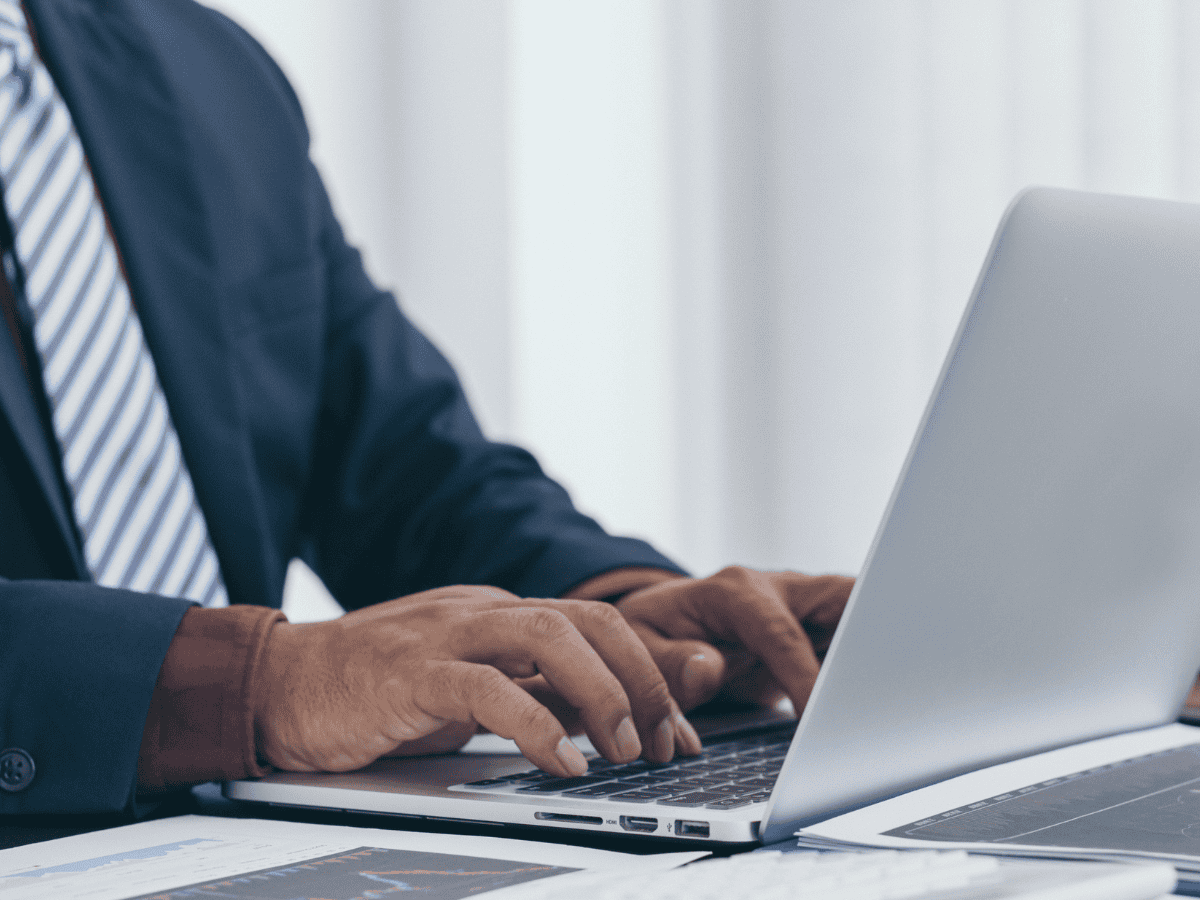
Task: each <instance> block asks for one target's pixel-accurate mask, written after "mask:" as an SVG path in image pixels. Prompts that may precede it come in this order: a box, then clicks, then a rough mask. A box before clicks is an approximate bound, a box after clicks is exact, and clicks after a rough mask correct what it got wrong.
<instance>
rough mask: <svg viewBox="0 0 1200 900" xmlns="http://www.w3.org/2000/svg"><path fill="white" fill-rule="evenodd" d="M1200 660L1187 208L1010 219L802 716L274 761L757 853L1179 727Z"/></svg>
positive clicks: (428, 807)
mask: <svg viewBox="0 0 1200 900" xmlns="http://www.w3.org/2000/svg"><path fill="white" fill-rule="evenodd" d="M1198 664H1200V206H1192V205H1186V204H1179V203H1169V202H1164V201H1154V200H1143V199H1133V198H1127V197H1115V196H1102V195H1095V194H1085V193H1077V192H1068V191H1061V190H1049V189H1035V190H1030V191H1028V192H1026V193H1024V194H1022V195H1021V196H1019V197H1018V198H1017V199H1016V200H1015V201H1014V202H1013V204H1012V205H1011V206H1010V208H1009V210H1008V212H1007V213H1006V214H1005V217H1004V219H1003V221H1002V222H1001V224H1000V228H999V230H998V232H997V234H996V237H995V240H994V242H993V244H992V248H991V251H990V252H989V254H988V257H987V260H986V262H985V264H984V267H983V271H982V273H981V275H980V277H979V280H978V282H977V284H976V286H975V290H974V293H973V295H972V297H971V300H970V302H969V303H968V305H967V308H966V312H965V313H964V315H963V319H962V322H961V324H960V326H959V330H958V334H957V336H956V338H955V340H954V344H953V346H952V348H951V351H950V353H949V356H948V358H947V360H946V363H945V365H944V367H943V369H942V372H941V375H940V377H939V378H938V381H937V385H936V387H935V389H934V392H933V396H932V398H931V400H930V402H929V406H928V408H927V409H926V412H925V415H924V418H923V420H922V422H921V425H920V427H919V428H918V430H917V435H916V438H915V440H914V442H913V445H912V448H911V450H910V451H909V455H908V459H907V461H906V462H905V464H904V467H903V469H902V471H901V475H900V478H899V480H898V482H897V485H896V488H895V490H894V492H893V495H892V498H891V501H890V503H889V505H888V508H887V511H886V513H885V514H884V517H883V522H882V524H881V525H880V527H879V531H878V533H877V534H876V537H875V541H874V544H873V545H872V547H871V550H870V553H869V554H868V557H867V561H866V564H865V566H864V568H863V571H862V573H861V576H860V578H859V580H858V583H857V585H856V587H855V589H854V593H853V595H852V596H851V598H850V603H849V606H848V607H847V609H846V613H845V615H844V617H843V619H842V622H841V625H840V626H839V628H838V631H837V635H836V637H835V639H834V642H833V646H832V647H831V648H830V651H829V654H828V656H827V658H826V660H825V663H824V666H823V668H822V670H821V674H820V677H819V678H818V680H817V683H816V687H815V689H814V691H813V694H812V697H811V699H810V701H809V704H808V707H807V709H805V711H804V714H803V716H802V717H801V719H800V721H799V723H798V724H796V723H788V724H785V725H784V726H783V727H782V730H780V727H779V726H778V724H776V725H774V726H771V725H769V724H767V725H764V723H763V722H761V721H756V722H751V723H742V724H743V725H746V724H748V726H749V730H742V731H738V730H729V729H725V730H723V731H722V730H720V729H716V730H713V729H710V730H709V732H708V735H707V737H706V739H705V743H706V746H705V751H704V754H703V755H702V756H701V757H699V758H691V759H680V760H677V761H676V763H674V764H672V765H671V766H657V765H651V764H648V763H644V762H637V763H633V764H630V765H625V766H617V765H612V764H610V763H607V762H605V761H604V760H595V761H594V762H593V765H592V768H591V770H590V771H589V773H588V774H587V775H585V776H582V777H581V778H579V779H559V778H554V777H552V776H549V775H546V774H544V773H539V772H537V771H535V770H531V767H530V765H529V764H528V763H527V762H525V761H524V760H523V759H521V758H520V757H517V756H512V755H504V754H486V753H485V754H456V755H453V756H443V757H432V758H424V759H406V760H384V761H380V762H378V763H376V764H374V765H372V766H370V767H368V768H366V769H364V770H361V771H358V772H353V773H348V774H317V775H312V774H295V773H286V774H285V773H281V774H275V775H271V776H268V777H266V778H262V779H255V780H245V781H236V782H231V783H228V784H227V785H226V786H225V793H226V795H227V796H229V797H232V798H235V799H238V800H248V801H257V802H263V803H273V804H282V805H289V806H301V807H320V808H334V809H339V810H361V811H366V812H372V813H387V814H394V815H401V816H414V817H437V818H444V819H461V820H470V821H473V822H481V821H482V822H495V823H517V824H523V825H540V826H546V827H553V828H575V829H583V830H587V831H596V832H618V833H632V834H637V835H642V836H645V837H646V838H661V837H669V838H688V839H693V840H697V841H717V842H735V843H736V842H750V841H766V842H771V841H776V840H781V839H783V838H786V837H788V836H790V835H791V833H792V832H793V831H794V830H795V829H796V827H797V826H799V825H801V824H804V823H807V822H812V821H816V820H819V819H822V818H826V817H828V816H830V815H832V814H834V813H837V812H840V811H843V810H846V809H849V808H853V807H855V806H859V805H863V804H866V803H870V802H873V801H877V800H880V799H883V798H884V797H887V796H892V795H895V794H897V793H901V792H903V791H906V790H910V789H912V788H916V787H918V786H921V785H925V784H928V783H931V782H934V781H938V780H941V779H943V778H946V777H949V776H952V775H956V774H959V773H962V772H966V771H969V770H972V769H975V768H979V767H981V766H985V765H989V764H992V763H996V762H1000V761H1003V760H1008V759H1013V758H1016V757H1020V756H1024V755H1027V754H1031V753H1036V752H1039V751H1042V750H1046V749H1050V748H1053V747H1057V746H1062V745H1065V744H1070V743H1075V742H1078V741H1082V740H1086V739H1089V738H1094V737H1098V736H1102V735H1106V734H1112V733H1116V732H1121V731H1128V730H1133V729H1139V728H1146V727H1150V726H1155V725H1161V724H1164V723H1167V722H1170V721H1171V720H1173V719H1174V718H1175V717H1176V716H1177V715H1178V713H1179V710H1180V708H1181V706H1182V704H1183V700H1184V697H1185V695H1186V693H1187V691H1188V687H1189V685H1190V684H1191V682H1192V679H1193V678H1194V676H1195V674H1196V670H1197V665H1198Z"/></svg>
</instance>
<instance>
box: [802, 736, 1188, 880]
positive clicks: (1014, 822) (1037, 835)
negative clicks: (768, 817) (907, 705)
mask: <svg viewBox="0 0 1200 900" xmlns="http://www.w3.org/2000/svg"><path fill="white" fill-rule="evenodd" d="M797 834H798V836H799V837H800V842H801V844H805V845H819V846H840V845H851V844H854V845H869V846H874V847H900V848H903V847H923V848H930V847H938V848H954V847H962V848H966V849H973V850H976V851H985V852H1002V853H1009V854H1014V855H1046V856H1051V855H1052V856H1060V857H1061V856H1065V855H1079V856H1089V857H1093V858H1096V857H1104V856H1111V855H1113V854H1114V853H1116V854H1120V855H1126V856H1143V857H1153V858H1156V859H1166V860H1168V861H1171V862H1174V863H1175V864H1176V866H1177V868H1180V869H1181V870H1183V869H1187V870H1192V871H1195V870H1196V869H1197V868H1198V867H1200V728H1195V727H1192V726H1188V725H1167V726H1164V727H1162V728H1153V729H1148V730H1145V731H1138V732H1133V733H1130V734H1122V735H1117V736H1114V737H1109V738H1102V739H1100V740H1095V741H1089V742H1087V743H1084V744H1078V745H1075V746H1072V747H1064V748H1062V749H1059V750H1053V751H1050V752H1047V753H1042V754H1038V755H1036V756H1032V757H1029V758H1026V759H1021V760H1016V761H1014V762H1009V763H1003V764H1001V765H998V766H992V767H990V768H987V769H981V770H979V771H977V772H971V773H969V774H967V775H962V776H959V777H957V778H952V779H950V780H948V781H944V782H941V783H939V784H935V785H931V786H930V787H927V788H922V789H920V790H916V791H912V792H911V793H908V794H904V795H901V796H899V797H895V798H893V799H891V800H885V801H883V802H881V803H876V804H874V805H872V806H868V807H865V808H863V809H859V810H856V811H854V812H851V813H847V814H845V815H842V816H838V817H836V818H833V819H829V820H827V821H825V822H821V823H819V824H817V825H812V826H809V827H808V828H805V829H803V830H801V831H800V832H798V833H797ZM1095 851H1102V852H1099V853H1098V852H1095ZM1103 851H1106V852H1103Z"/></svg>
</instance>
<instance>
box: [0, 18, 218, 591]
mask: <svg viewBox="0 0 1200 900" xmlns="http://www.w3.org/2000/svg"><path fill="white" fill-rule="evenodd" d="M0 181H2V182H3V186H4V206H5V209H6V210H7V212H8V216H9V220H10V221H11V223H12V233H13V236H14V239H15V251H16V260H15V262H14V261H13V260H11V259H9V260H8V265H7V266H6V268H8V267H11V269H12V271H10V272H9V273H8V274H9V276H10V280H12V281H14V290H20V289H21V282H22V281H23V287H24V296H25V299H26V300H27V302H28V304H29V307H30V309H31V310H32V312H33V342H34V345H35V346H36V348H37V352H38V355H39V357H40V358H41V364H42V379H43V382H44V383H45V387H46V393H47V395H48V397H49V400H50V411H51V418H52V421H53V426H54V433H55V436H56V437H57V438H58V442H59V448H60V450H61V456H62V462H63V471H64V473H65V475H66V481H67V485H68V487H69V488H70V491H71V494H72V498H71V500H72V505H73V508H74V513H75V521H76V523H77V524H78V526H79V531H80V533H81V535H82V536H83V544H84V558H85V559H86V561H87V565H88V568H89V569H90V571H91V573H92V577H93V578H94V579H95V581H96V582H97V583H98V584H102V585H105V586H108V587H122V588H129V589H131V590H137V591H148V592H151V593H159V594H165V595H168V596H173V597H184V598H187V599H189V600H196V601H198V602H200V603H202V604H204V605H205V606H225V605H227V604H228V602H229V600H228V597H227V596H226V592H225V584H224V580H223V579H222V577H221V571H220V567H219V566H218V564H217V557H216V554H215V553H214V552H213V548H212V544H211V542H210V540H209V536H208V528H207V525H206V524H205V521H204V515H203V513H202V512H201V510H200V507H199V505H198V504H197V502H196V496H195V491H194V490H193V487H192V480H191V476H190V475H189V474H188V470H187V466H186V464H185V463H184V459H183V456H182V453H181V451H180V446H179V438H178V436H177V435H176V433H175V428H174V426H173V425H172V423H171V417H170V413H169V411H168V409H167V404H166V400H165V398H164V397H163V393H162V388H161V386H160V385H159V382H158V373H157V371H156V370H155V367H154V360H153V359H152V358H151V356H150V351H149V349H148V348H147V346H146V340H145V337H144V336H143V334H142V327H141V323H140V322H139V321H138V317H137V314H136V312H135V311H134V309H133V304H132V302H131V300H130V296H129V288H128V285H127V284H126V283H125V277H124V273H123V272H122V271H121V266H120V263H119V260H118V258H117V252H116V248H115V247H114V245H113V242H112V238H111V236H110V235H109V232H108V227H107V223H106V221H105V217H104V211H103V209H102V208H101V206H100V202H99V198H98V196H97V194H96V189H95V187H94V185H93V183H92V178H91V174H90V172H89V171H88V166H87V163H86V161H85V159H84V156H83V148H82V145H81V144H80V142H79V137H78V135H76V133H75V126H74V124H73V123H72V121H71V117H70V114H69V113H68V111H67V107H66V105H65V104H64V103H63V100H62V97H61V96H59V94H58V91H57V89H56V88H55V86H54V82H53V80H52V79H51V77H50V73H49V72H48V71H47V70H46V67H45V66H44V65H42V63H41V60H39V59H38V58H37V55H36V54H35V52H34V48H33V42H32V40H31V37H30V34H29V30H28V27H27V25H26V21H25V17H24V13H23V12H22V10H21V8H20V5H19V3H18V2H16V0H0Z"/></svg>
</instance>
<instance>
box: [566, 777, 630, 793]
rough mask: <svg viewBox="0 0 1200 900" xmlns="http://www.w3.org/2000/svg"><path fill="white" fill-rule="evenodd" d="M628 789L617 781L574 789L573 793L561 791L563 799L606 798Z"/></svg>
mask: <svg viewBox="0 0 1200 900" xmlns="http://www.w3.org/2000/svg"><path fill="white" fill-rule="evenodd" d="M624 790H628V788H627V787H626V786H625V785H623V784H621V783H620V782H618V781H607V782H605V783H604V784H593V785H589V786H588V787H581V788H575V790H573V791H563V796H564V797H607V796H608V795H609V794H616V793H618V792H619V791H624Z"/></svg>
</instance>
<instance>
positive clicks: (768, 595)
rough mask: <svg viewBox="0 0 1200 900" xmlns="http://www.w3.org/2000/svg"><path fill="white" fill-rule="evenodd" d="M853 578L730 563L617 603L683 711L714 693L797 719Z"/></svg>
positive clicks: (646, 588) (656, 587)
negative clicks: (786, 704)
mask: <svg viewBox="0 0 1200 900" xmlns="http://www.w3.org/2000/svg"><path fill="white" fill-rule="evenodd" d="M853 587H854V579H852V578H845V577H842V576H838V575H821V576H812V575H801V574H799V573H797V572H759V571H755V570H752V569H745V568H742V567H740V566H731V567H729V568H726V569H722V570H721V571H720V572H718V573H716V574H715V575H712V576H710V577H708V578H677V579H672V580H669V581H663V582H660V583H658V584H654V585H651V586H649V587H645V588H641V589H640V590H635V591H632V592H631V593H629V594H626V595H625V596H624V597H622V598H621V599H620V600H618V601H617V604H616V605H617V609H619V610H620V611H621V613H622V614H623V615H624V616H625V618H626V620H627V621H628V622H629V625H630V627H631V628H632V629H633V631H634V633H635V634H637V636H638V637H640V638H641V639H642V642H643V643H644V644H645V645H646V649H648V650H649V651H650V655H651V656H652V657H653V658H654V661H655V662H656V663H657V664H658V667H659V669H660V670H661V671H662V673H663V676H664V677H665V678H666V680H667V684H668V685H669V686H670V688H671V693H672V695H674V697H675V699H676V700H677V701H678V703H679V705H680V706H681V707H682V708H683V709H684V710H688V709H692V708H693V707H695V706H698V705H700V704H701V703H705V702H707V701H709V700H711V699H713V698H714V697H715V696H717V695H718V694H722V695H723V696H726V697H729V698H730V699H734V700H739V701H743V702H751V703H758V704H763V705H770V704H774V703H776V702H778V701H779V700H780V699H782V697H783V696H787V697H788V698H790V699H791V701H792V703H793V704H794V705H795V708H796V714H797V715H799V714H800V712H801V710H803V709H804V705H805V703H806V702H807V701H808V695H809V694H810V693H811V692H812V688H813V683H814V682H815V681H816V678H817V671H818V670H819V669H820V665H821V663H820V661H821V660H822V659H823V658H824V656H825V652H826V651H827V650H828V649H829V644H830V642H831V641H832V640H833V632H834V629H835V628H836V627H837V623H838V619H839V618H840V617H841V615H842V610H843V609H845V607H846V601H847V600H848V599H849V598H850V590H851V589H852V588H853Z"/></svg>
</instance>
